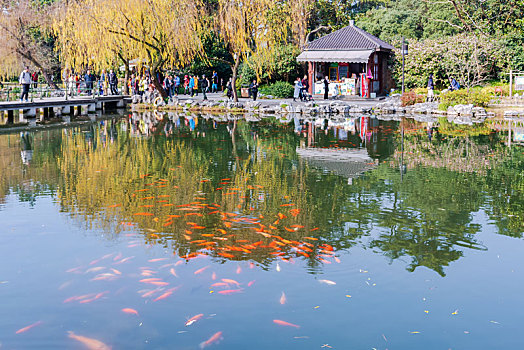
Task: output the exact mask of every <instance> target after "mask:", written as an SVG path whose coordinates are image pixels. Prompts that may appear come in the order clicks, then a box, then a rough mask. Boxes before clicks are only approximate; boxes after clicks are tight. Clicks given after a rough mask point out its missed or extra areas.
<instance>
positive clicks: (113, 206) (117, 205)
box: [106, 204, 120, 208]
mask: <svg viewBox="0 0 524 350" xmlns="http://www.w3.org/2000/svg"><path fill="white" fill-rule="evenodd" d="M119 206H120V204H113V205H110V206H108V207H106V208H116V207H119Z"/></svg>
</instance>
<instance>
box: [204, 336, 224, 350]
mask: <svg viewBox="0 0 524 350" xmlns="http://www.w3.org/2000/svg"><path fill="white" fill-rule="evenodd" d="M221 339H223V338H222V332H216V333H215V334H213V335H212V336H211V338H209V339H208V340H206V341H205V342H202V343H200V349H204V348H205V347H208V346H209V345H212V344H214V343H218V342H219V341H220V340H221Z"/></svg>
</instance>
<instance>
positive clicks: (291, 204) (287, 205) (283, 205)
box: [280, 203, 294, 207]
mask: <svg viewBox="0 0 524 350" xmlns="http://www.w3.org/2000/svg"><path fill="white" fill-rule="evenodd" d="M280 206H281V207H292V206H294V204H293V203H288V204H281V205H280Z"/></svg>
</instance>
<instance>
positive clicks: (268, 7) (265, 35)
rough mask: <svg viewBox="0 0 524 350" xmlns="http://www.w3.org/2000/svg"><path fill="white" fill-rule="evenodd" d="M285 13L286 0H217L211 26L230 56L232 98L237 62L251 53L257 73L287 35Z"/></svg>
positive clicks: (235, 93) (238, 63)
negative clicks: (231, 59) (213, 21)
mask: <svg viewBox="0 0 524 350" xmlns="http://www.w3.org/2000/svg"><path fill="white" fill-rule="evenodd" d="M286 13H287V5H286V3H284V2H280V1H275V0H218V9H217V13H216V16H215V17H214V18H215V27H216V31H217V32H218V33H219V34H220V36H221V37H222V39H223V40H224V42H225V44H226V48H227V50H228V51H229V53H230V54H231V56H233V63H229V62H228V63H229V64H230V66H231V70H232V72H233V75H232V78H231V79H232V86H233V97H234V100H235V101H238V96H237V91H236V89H235V85H236V80H237V75H238V67H239V65H240V62H242V61H243V60H245V59H246V58H248V57H250V56H253V57H254V58H255V59H253V60H251V61H252V64H253V67H252V68H254V69H255V72H256V73H257V76H260V74H261V69H262V67H263V65H264V62H265V61H267V60H270V59H271V57H272V55H273V52H274V50H275V48H276V47H277V46H278V45H279V44H280V43H282V42H284V41H285V40H286V39H287V36H288V30H287V28H288V25H287V23H288V21H289V16H287V15H286Z"/></svg>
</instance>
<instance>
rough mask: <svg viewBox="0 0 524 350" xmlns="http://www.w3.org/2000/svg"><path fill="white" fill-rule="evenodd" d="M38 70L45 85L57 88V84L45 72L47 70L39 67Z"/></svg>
mask: <svg viewBox="0 0 524 350" xmlns="http://www.w3.org/2000/svg"><path fill="white" fill-rule="evenodd" d="M40 71H41V72H42V75H43V76H44V79H45V81H46V83H47V85H49V87H51V88H53V89H58V85H56V83H55V82H54V81H53V77H52V76H51V75H50V74H49V73H48V72H47V70H46V69H41V70H40Z"/></svg>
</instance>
